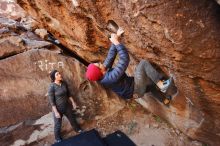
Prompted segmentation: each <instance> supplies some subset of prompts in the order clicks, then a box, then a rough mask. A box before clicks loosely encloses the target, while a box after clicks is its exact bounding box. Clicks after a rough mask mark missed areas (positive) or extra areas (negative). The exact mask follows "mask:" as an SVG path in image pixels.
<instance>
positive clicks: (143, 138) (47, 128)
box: [0, 101, 204, 146]
mask: <svg viewBox="0 0 220 146" xmlns="http://www.w3.org/2000/svg"><path fill="white" fill-rule="evenodd" d="M83 128H84V129H85V130H89V129H92V128H96V129H97V130H98V131H99V132H100V133H101V135H102V136H105V135H107V134H109V133H112V132H114V131H116V130H121V131H123V132H124V133H126V134H127V135H128V136H129V137H130V138H131V139H132V140H133V141H134V142H135V143H136V144H137V146H204V144H202V143H201V142H198V141H195V140H191V139H189V138H188V137H187V136H186V135H184V134H183V133H182V132H180V131H179V130H178V129H175V128H173V127H172V126H171V125H170V124H169V123H167V122H166V121H164V120H163V119H161V118H160V117H159V116H156V115H153V114H151V113H150V112H148V111H146V110H145V109H144V108H143V107H142V106H140V105H139V104H137V103H136V102H134V101H130V102H128V103H127V104H126V106H125V107H124V108H123V109H121V110H120V111H118V112H117V113H115V114H113V115H112V116H109V117H108V118H105V119H100V120H94V121H90V122H86V121H85V122H84V124H83ZM10 129H11V131H10V133H6V134H2V133H1V134H0V137H1V138H0V143H1V145H2V146H4V145H5V146H6V145H13V146H18V145H31V146H43V145H44V146H49V145H51V144H52V143H53V142H54V137H53V121H52V117H51V113H48V114H47V115H45V116H43V117H41V118H39V119H37V120H36V121H35V120H33V121H26V122H24V123H21V124H20V125H18V126H17V127H14V128H13V127H11V128H10ZM12 129H13V130H12ZM62 133H63V135H64V138H68V137H71V136H73V135H75V132H73V131H71V127H70V125H69V123H68V122H67V120H66V119H65V120H64V124H63V128H62Z"/></svg>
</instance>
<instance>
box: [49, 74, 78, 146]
mask: <svg viewBox="0 0 220 146" xmlns="http://www.w3.org/2000/svg"><path fill="white" fill-rule="evenodd" d="M50 78H51V81H52V83H51V84H50V86H49V90H48V96H49V102H50V104H51V106H52V111H53V117H54V135H55V140H56V142H60V141H61V140H62V137H61V125H62V117H63V115H65V116H66V117H67V119H68V120H69V122H70V124H71V126H72V127H73V129H74V130H75V131H76V132H77V133H80V132H82V130H81V128H80V126H79V125H78V123H77V122H76V117H75V115H74V113H73V110H72V109H76V103H75V102H74V100H73V98H72V97H71V96H70V95H69V90H68V86H67V84H66V83H65V82H64V81H63V78H62V75H61V74H60V73H59V72H58V71H57V70H53V71H52V72H51V73H50ZM69 101H70V102H69Z"/></svg>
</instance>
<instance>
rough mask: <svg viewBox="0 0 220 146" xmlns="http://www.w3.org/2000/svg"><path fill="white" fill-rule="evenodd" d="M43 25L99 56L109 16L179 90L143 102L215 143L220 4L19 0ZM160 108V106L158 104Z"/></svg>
mask: <svg viewBox="0 0 220 146" xmlns="http://www.w3.org/2000/svg"><path fill="white" fill-rule="evenodd" d="M18 3H19V5H20V6H21V7H23V8H24V9H25V10H26V11H27V12H28V13H29V14H31V15H32V16H33V17H34V18H35V19H36V20H39V21H40V23H41V26H43V27H45V28H46V29H47V30H49V31H50V32H51V33H52V34H54V36H56V37H57V38H58V39H59V41H60V42H62V43H63V44H65V46H67V47H68V48H69V49H70V50H71V51H72V52H74V53H77V54H78V55H79V56H81V57H82V58H84V59H85V60H87V61H103V59H104V57H105V56H106V53H107V51H108V49H106V48H107V46H109V43H108V38H107V34H108V31H107V30H106V23H107V22H108V20H114V21H115V22H116V23H117V24H118V25H119V26H122V27H123V28H124V29H125V32H126V33H125V36H124V38H123V42H124V43H125V44H126V45H127V47H128V50H129V53H130V56H132V57H133V58H134V60H132V62H131V65H130V67H129V72H130V73H131V74H132V71H133V70H134V68H135V67H134V66H135V65H136V64H137V62H138V61H140V59H148V60H151V61H153V62H154V63H156V64H157V65H159V66H160V67H161V69H162V70H163V71H164V72H165V73H166V74H167V75H170V74H173V75H174V77H175V82H176V85H177V87H178V90H179V94H178V95H177V96H176V97H174V99H173V101H172V103H171V105H170V108H165V107H164V106H163V105H161V104H159V103H158V102H156V101H155V100H154V98H153V97H151V96H146V97H145V101H144V102H145V103H146V102H147V103H146V104H145V106H146V108H148V109H150V110H151V111H152V112H154V113H157V114H159V115H161V116H163V117H164V118H166V119H167V120H168V121H169V122H170V123H171V124H172V125H174V126H175V127H178V128H180V129H181V130H182V131H183V132H184V133H185V134H187V135H188V136H190V137H192V138H195V139H199V140H201V141H205V142H207V143H209V144H212V145H219V139H220V136H219V133H220V129H219V127H220V120H219V117H220V112H219V111H220V106H219V104H220V98H219V91H220V77H219V75H218V73H219V71H220V52H219V47H220V33H219V30H220V25H219V23H220V19H219V18H220V17H219V14H220V7H219V5H218V4H217V3H216V2H215V1H209V0H194V1H189V0H187V1H179V0H174V1H166V0H157V1H146V0H132V1H129V2H128V1H122V0H118V1H116V0H113V1H82V0H80V1H79V0H78V1H77V0H73V1H60V0H53V1H52V0H38V1H36V0H32V1H29V0H20V1H18ZM159 109H160V110H159Z"/></svg>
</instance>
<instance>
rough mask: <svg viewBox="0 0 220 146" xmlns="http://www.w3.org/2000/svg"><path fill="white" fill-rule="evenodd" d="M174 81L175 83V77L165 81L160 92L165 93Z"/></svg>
mask: <svg viewBox="0 0 220 146" xmlns="http://www.w3.org/2000/svg"><path fill="white" fill-rule="evenodd" d="M172 81H173V77H170V78H169V79H168V80H166V81H164V82H163V86H162V87H161V88H160V91H161V92H163V93H165V92H166V91H167V89H168V88H169V86H170V85H171V83H172Z"/></svg>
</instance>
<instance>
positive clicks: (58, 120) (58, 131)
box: [53, 107, 80, 140]
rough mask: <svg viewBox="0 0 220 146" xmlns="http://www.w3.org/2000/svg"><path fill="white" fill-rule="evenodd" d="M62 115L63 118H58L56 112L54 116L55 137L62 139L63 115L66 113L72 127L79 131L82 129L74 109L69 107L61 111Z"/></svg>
mask: <svg viewBox="0 0 220 146" xmlns="http://www.w3.org/2000/svg"><path fill="white" fill-rule="evenodd" d="M59 113H60V116H61V118H56V117H55V114H54V113H53V118H54V135H55V139H56V140H60V139H62V137H61V126H62V117H63V115H65V116H66V117H67V119H68V120H69V122H70V124H71V126H72V128H73V129H74V130H75V131H76V132H77V131H78V130H80V126H79V125H78V123H77V121H76V116H75V114H74V113H73V110H72V109H71V108H70V107H68V108H67V109H66V110H65V111H64V112H60V111H59Z"/></svg>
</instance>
